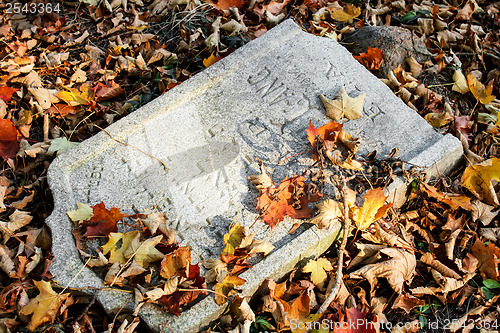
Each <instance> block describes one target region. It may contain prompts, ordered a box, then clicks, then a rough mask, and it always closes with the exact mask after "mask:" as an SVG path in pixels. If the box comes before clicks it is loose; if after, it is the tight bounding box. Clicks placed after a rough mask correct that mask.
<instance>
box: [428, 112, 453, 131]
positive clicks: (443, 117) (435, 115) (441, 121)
mask: <svg viewBox="0 0 500 333" xmlns="http://www.w3.org/2000/svg"><path fill="white" fill-rule="evenodd" d="M424 119H425V120H427V122H428V123H429V124H431V125H432V127H434V128H440V127H443V126H444V125H446V124H448V123H449V122H450V121H452V120H453V119H454V118H453V116H452V115H451V114H449V113H448V112H431V113H428V114H426V115H425V117H424Z"/></svg>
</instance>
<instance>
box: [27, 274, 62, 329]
mask: <svg viewBox="0 0 500 333" xmlns="http://www.w3.org/2000/svg"><path fill="white" fill-rule="evenodd" d="M33 282H34V283H35V286H36V287H37V288H38V290H39V291H40V294H39V295H38V296H37V297H36V298H34V299H31V300H30V302H29V303H28V304H27V305H25V306H24V307H23V308H22V309H21V314H23V315H25V316H27V315H30V314H33V316H32V317H31V320H30V322H29V324H28V329H29V330H30V331H34V330H35V329H36V328H37V327H38V326H40V325H41V324H45V323H52V322H53V321H54V319H55V318H56V317H57V315H58V312H59V309H60V307H61V305H62V304H63V302H64V301H65V300H66V298H68V296H69V294H62V295H59V294H58V293H56V292H55V291H54V290H53V289H52V287H51V285H50V282H46V281H33Z"/></svg>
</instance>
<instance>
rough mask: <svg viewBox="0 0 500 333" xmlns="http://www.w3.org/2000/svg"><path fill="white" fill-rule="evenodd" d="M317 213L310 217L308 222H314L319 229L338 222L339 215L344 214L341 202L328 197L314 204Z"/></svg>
mask: <svg viewBox="0 0 500 333" xmlns="http://www.w3.org/2000/svg"><path fill="white" fill-rule="evenodd" d="M316 208H317V209H318V215H316V216H315V217H313V218H311V219H310V220H309V221H308V222H309V223H314V224H316V225H317V226H318V228H319V229H325V228H330V227H331V226H332V225H333V224H338V222H339V220H338V219H339V217H340V218H342V217H343V216H344V213H343V211H344V208H343V205H342V203H340V202H338V201H335V200H332V199H330V198H328V199H326V200H325V201H323V202H320V203H318V204H316Z"/></svg>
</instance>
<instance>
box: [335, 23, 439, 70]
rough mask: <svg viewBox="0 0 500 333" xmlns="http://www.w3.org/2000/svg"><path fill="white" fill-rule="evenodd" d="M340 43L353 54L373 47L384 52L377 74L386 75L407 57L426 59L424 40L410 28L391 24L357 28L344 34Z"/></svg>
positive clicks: (419, 59)
mask: <svg viewBox="0 0 500 333" xmlns="http://www.w3.org/2000/svg"><path fill="white" fill-rule="evenodd" d="M342 43H344V45H345V47H346V48H347V49H348V50H349V51H350V52H351V53H352V54H354V55H358V54H361V53H363V52H366V51H367V50H368V48H369V47H375V48H377V49H380V50H382V52H384V61H383V62H382V66H381V67H380V70H379V71H378V73H376V74H377V75H379V74H380V77H384V78H385V77H386V76H387V73H388V72H389V71H390V70H392V69H394V68H396V67H398V65H400V64H403V66H404V61H405V59H406V58H408V57H414V58H415V59H416V60H417V61H419V62H420V61H425V60H427V59H428V55H429V51H428V50H427V48H426V47H425V44H424V42H423V41H422V40H421V39H420V38H418V37H417V36H416V35H415V34H414V33H413V32H412V31H411V30H408V29H405V28H401V27H393V26H384V27H380V26H371V27H364V28H362V29H359V30H357V31H355V32H353V33H352V34H349V35H348V36H346V37H345V38H344V39H343V40H342Z"/></svg>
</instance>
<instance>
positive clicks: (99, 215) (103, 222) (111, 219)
mask: <svg viewBox="0 0 500 333" xmlns="http://www.w3.org/2000/svg"><path fill="white" fill-rule="evenodd" d="M91 207H92V210H93V211H94V216H93V217H92V218H91V219H90V220H88V221H85V222H83V223H82V226H84V227H86V228H87V231H86V232H85V234H84V236H86V237H91V236H107V235H109V233H110V232H117V231H118V227H117V226H116V224H117V223H118V221H120V220H121V219H122V218H123V217H124V215H123V214H122V213H121V212H120V209H119V208H116V207H115V206H113V208H111V209H110V210H107V209H106V207H105V206H104V202H101V203H100V204H97V205H95V206H91Z"/></svg>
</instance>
